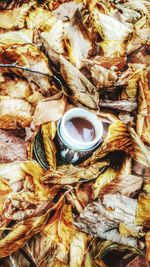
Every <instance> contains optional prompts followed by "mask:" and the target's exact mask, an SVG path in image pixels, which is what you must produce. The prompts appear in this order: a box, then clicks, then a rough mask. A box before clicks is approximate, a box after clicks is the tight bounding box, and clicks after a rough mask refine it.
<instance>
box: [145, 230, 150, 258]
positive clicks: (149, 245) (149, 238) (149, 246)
mask: <svg viewBox="0 0 150 267" xmlns="http://www.w3.org/2000/svg"><path fill="white" fill-rule="evenodd" d="M145 239H146V258H147V260H148V261H150V232H147V233H146V236H145Z"/></svg>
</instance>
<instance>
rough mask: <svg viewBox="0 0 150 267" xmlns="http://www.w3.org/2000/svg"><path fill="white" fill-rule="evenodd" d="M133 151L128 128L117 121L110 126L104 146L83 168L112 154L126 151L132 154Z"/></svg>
mask: <svg viewBox="0 0 150 267" xmlns="http://www.w3.org/2000/svg"><path fill="white" fill-rule="evenodd" d="M132 149H133V147H132V141H131V137H130V134H129V132H128V129H127V126H126V125H125V124H124V123H123V122H121V121H119V120H116V121H114V122H113V123H112V124H111V125H110V126H109V129H108V134H107V136H106V138H105V140H104V142H103V144H102V145H101V146H100V147H99V148H98V149H97V150H96V151H95V152H94V153H93V155H92V156H91V157H90V158H89V159H87V160H86V161H85V162H84V163H83V166H86V165H88V164H89V163H94V162H96V161H98V160H99V159H101V158H103V157H104V156H105V155H107V154H108V153H110V152H114V151H124V152H126V153H131V151H132Z"/></svg>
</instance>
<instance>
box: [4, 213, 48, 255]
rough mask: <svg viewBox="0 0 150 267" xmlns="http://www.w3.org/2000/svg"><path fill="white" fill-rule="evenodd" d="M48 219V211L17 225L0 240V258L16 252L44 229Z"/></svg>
mask: <svg viewBox="0 0 150 267" xmlns="http://www.w3.org/2000/svg"><path fill="white" fill-rule="evenodd" d="M47 219H48V211H47V212H46V213H45V214H44V215H42V216H39V217H33V218H31V219H28V220H25V221H22V222H20V223H17V224H16V225H15V226H14V227H13V228H12V230H11V231H10V232H9V233H8V234H7V236H5V237H4V238H2V239H1V240H0V258H3V257H6V256H8V255H10V254H12V252H14V251H17V250H18V249H20V248H21V247H23V246H24V244H25V243H26V242H27V241H28V239H29V238H31V237H32V236H33V235H35V234H36V233H38V232H40V230H41V229H42V228H43V227H44V224H45V223H46V221H47Z"/></svg>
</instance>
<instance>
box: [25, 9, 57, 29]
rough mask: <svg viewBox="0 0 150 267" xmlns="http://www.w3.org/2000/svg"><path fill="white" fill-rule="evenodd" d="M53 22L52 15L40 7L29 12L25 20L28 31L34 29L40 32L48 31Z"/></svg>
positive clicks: (54, 19)
mask: <svg viewBox="0 0 150 267" xmlns="http://www.w3.org/2000/svg"><path fill="white" fill-rule="evenodd" d="M55 21H56V18H55V17H54V16H53V14H52V13H51V12H49V11H48V10H46V9H43V8H42V7H39V8H36V9H35V10H33V11H31V12H30V13H29V16H28V17H27V19H26V23H27V28H28V29H34V28H36V29H40V30H42V31H49V30H50V29H51V27H52V25H53V24H54V23H55Z"/></svg>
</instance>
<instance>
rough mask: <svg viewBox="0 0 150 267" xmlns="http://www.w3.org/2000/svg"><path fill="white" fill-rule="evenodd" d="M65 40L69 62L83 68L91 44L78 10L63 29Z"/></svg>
mask: <svg viewBox="0 0 150 267" xmlns="http://www.w3.org/2000/svg"><path fill="white" fill-rule="evenodd" d="M65 39H66V47H67V49H68V53H69V59H70V62H71V63H72V64H74V65H75V66H76V67H77V69H80V68H81V67H83V62H84V61H83V60H84V59H86V58H87V57H88V54H89V51H90V50H91V49H92V43H91V40H90V39H89V37H88V33H87V31H86V30H85V25H84V24H83V21H82V16H81V14H80V12H79V10H77V11H76V12H75V14H74V16H73V18H72V20H71V21H70V22H69V23H68V25H67V26H66V27H65Z"/></svg>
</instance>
